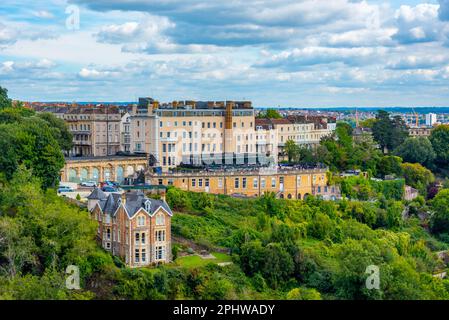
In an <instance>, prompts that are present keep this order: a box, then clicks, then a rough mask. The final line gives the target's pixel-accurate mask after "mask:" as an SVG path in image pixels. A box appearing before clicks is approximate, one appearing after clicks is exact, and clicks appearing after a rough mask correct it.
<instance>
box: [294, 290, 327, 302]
mask: <svg viewBox="0 0 449 320" xmlns="http://www.w3.org/2000/svg"><path fill="white" fill-rule="evenodd" d="M287 300H321V294H320V293H319V292H318V291H317V290H316V289H313V288H295V289H292V290H290V291H289V292H288V293H287Z"/></svg>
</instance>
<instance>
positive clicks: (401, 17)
mask: <svg viewBox="0 0 449 320" xmlns="http://www.w3.org/2000/svg"><path fill="white" fill-rule="evenodd" d="M438 10H439V6H438V5H433V4H428V3H423V4H418V5H417V6H415V7H412V6H408V5H402V6H400V8H399V9H398V10H397V11H396V13H395V19H396V24H397V28H398V31H397V32H396V34H394V36H393V39H395V40H397V41H398V42H399V43H402V44H410V43H419V42H430V41H436V40H438V39H439V38H440V35H441V34H440V31H441V28H442V26H441V24H440V23H439V20H438Z"/></svg>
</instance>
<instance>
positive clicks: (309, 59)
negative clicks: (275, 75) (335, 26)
mask: <svg viewBox="0 0 449 320" xmlns="http://www.w3.org/2000/svg"><path fill="white" fill-rule="evenodd" d="M385 53H386V49H384V48H371V47H355V48H329V47H307V48H303V49H299V48H295V49H293V50H286V51H283V52H281V53H279V54H275V55H273V56H271V57H270V58H269V59H268V60H265V61H264V62H261V63H258V64H256V65H255V66H257V67H263V68H282V69H288V70H298V69H301V68H303V67H305V66H313V65H319V64H330V63H343V64H346V65H360V64H365V65H366V64H370V63H373V62H375V61H376V60H373V58H377V59H378V58H379V57H380V56H382V55H384V54H385Z"/></svg>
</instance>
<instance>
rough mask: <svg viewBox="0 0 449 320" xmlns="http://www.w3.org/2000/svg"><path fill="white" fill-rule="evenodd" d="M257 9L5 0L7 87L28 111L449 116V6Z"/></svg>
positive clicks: (241, 4) (1, 50)
mask: <svg viewBox="0 0 449 320" xmlns="http://www.w3.org/2000/svg"><path fill="white" fill-rule="evenodd" d="M257 3H258V5H259V6H257V9H256V7H255V6H254V7H252V6H251V3H249V4H248V2H247V1H234V2H232V3H222V2H219V1H193V0H192V1H178V0H171V1H162V2H158V3H157V4H149V3H147V2H146V1H141V0H134V1H114V0H104V1H95V2H92V1H86V0H69V1H65V0H48V1H37V2H35V3H33V4H29V3H26V5H25V2H24V1H10V0H6V1H4V5H3V6H2V8H0V82H1V83H2V85H3V86H5V87H7V88H9V93H10V96H11V97H12V98H14V99H18V100H25V101H98V102H105V101H130V100H131V101H136V100H137V98H138V97H139V96H152V97H155V98H157V99H159V100H161V101H171V100H179V99H192V100H203V101H204V100H220V99H223V97H226V98H228V99H231V100H251V101H253V102H254V105H255V106H264V107H265V106H267V107H268V106H281V107H293V106H298V107H307V106H309V107H316V108H322V107H338V106H360V107H363V106H366V107H390V106H399V107H400V106H404V107H407V106H416V107H418V106H435V107H439V106H448V102H447V101H448V98H449V86H448V85H447V79H448V78H449V50H448V43H449V40H448V34H449V22H448V20H449V1H446V0H439V1H349V0H336V1H332V2H331V3H329V2H328V1H299V2H298V1H289V0H282V1H275V2H271V1H270V2H269V1H266V2H264V6H260V1H258V2H257ZM43 8H45V10H43Z"/></svg>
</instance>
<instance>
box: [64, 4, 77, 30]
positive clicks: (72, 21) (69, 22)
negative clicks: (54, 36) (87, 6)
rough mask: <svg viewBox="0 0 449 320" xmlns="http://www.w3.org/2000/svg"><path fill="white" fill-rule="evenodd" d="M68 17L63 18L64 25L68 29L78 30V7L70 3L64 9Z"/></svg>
mask: <svg viewBox="0 0 449 320" xmlns="http://www.w3.org/2000/svg"><path fill="white" fill-rule="evenodd" d="M65 13H66V14H68V17H67V18H66V20H65V26H66V28H67V29H68V30H79V28H80V8H79V7H78V6H75V5H70V6H68V7H67V8H66V9H65Z"/></svg>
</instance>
